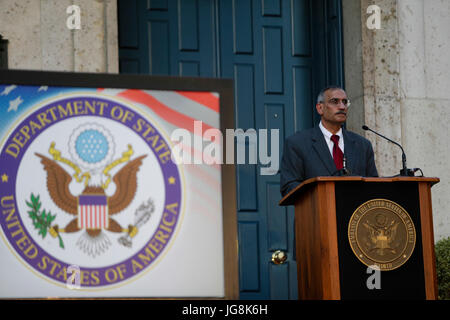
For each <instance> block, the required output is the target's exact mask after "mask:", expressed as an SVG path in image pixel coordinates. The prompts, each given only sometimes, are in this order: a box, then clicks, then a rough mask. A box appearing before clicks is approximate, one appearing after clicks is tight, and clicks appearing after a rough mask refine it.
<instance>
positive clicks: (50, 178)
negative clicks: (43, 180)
mask: <svg viewBox="0 0 450 320" xmlns="http://www.w3.org/2000/svg"><path fill="white" fill-rule="evenodd" d="M69 150H70V153H71V155H72V159H73V160H74V161H71V160H69V159H66V158H63V157H62V155H61V152H60V151H58V150H57V149H56V146H55V143H51V145H50V148H49V153H50V155H51V156H52V158H49V157H47V156H45V155H43V154H40V153H35V155H36V156H37V157H39V158H40V162H41V163H42V165H43V168H44V170H45V171H46V174H47V190H48V193H49V195H50V198H51V199H52V201H53V202H54V204H55V205H56V206H57V207H58V208H59V209H61V210H62V211H63V212H64V213H66V214H69V215H72V216H73V219H72V220H71V221H70V222H69V223H68V224H67V225H66V226H64V227H63V228H61V227H60V226H58V225H57V224H55V225H53V226H49V230H48V231H49V233H50V235H51V236H53V237H54V238H56V237H59V238H60V239H61V235H60V234H61V233H66V234H67V233H76V232H79V231H83V233H82V235H81V237H80V238H79V239H78V241H77V243H76V244H77V246H78V247H79V248H80V249H81V250H82V251H83V252H85V253H86V254H87V255H89V256H91V257H94V258H95V257H96V256H98V255H100V254H102V253H103V252H105V251H106V250H107V249H108V248H109V247H110V246H111V241H110V239H109V238H108V237H107V235H106V234H105V232H103V231H104V230H106V231H110V232H114V233H123V234H125V235H126V236H124V237H122V238H120V239H119V243H120V244H121V245H123V246H126V247H131V244H132V243H131V239H132V238H133V237H134V236H135V235H136V234H137V232H138V228H139V227H140V226H141V225H142V224H143V223H145V222H146V221H147V220H148V219H149V218H150V215H151V213H152V212H153V211H154V205H153V202H152V200H151V199H148V201H147V202H144V203H143V204H142V205H141V206H140V207H139V208H138V210H137V211H136V213H135V221H134V224H129V225H128V226H127V227H123V226H121V225H120V224H119V223H118V222H117V221H116V220H115V216H117V215H120V213H122V212H123V211H124V210H125V209H126V208H127V207H128V206H129V205H130V203H131V202H132V200H133V199H134V197H135V193H136V189H137V173H138V171H139V168H140V167H141V166H142V163H143V161H144V159H145V158H146V156H147V155H140V156H137V157H135V158H132V156H133V153H134V152H133V148H132V147H131V145H128V150H127V151H125V152H123V153H122V156H121V157H120V158H119V159H116V160H114V161H112V157H113V155H114V142H113V139H112V137H111V135H110V133H109V132H108V130H106V129H105V128H104V127H102V126H100V125H98V124H87V125H82V126H80V127H79V128H77V130H75V132H73V133H72V136H71V138H70V142H69ZM59 163H62V164H63V165H64V166H68V167H70V168H71V169H72V170H73V171H74V173H73V174H72V175H71V174H69V172H68V171H67V170H66V169H65V168H64V167H63V165H60V164H59ZM123 163H125V164H124V165H122V168H120V169H119V170H118V171H117V172H116V173H115V174H114V175H113V176H112V175H111V173H110V171H111V170H112V169H113V168H114V167H117V166H119V165H121V164H123ZM73 180H76V183H83V184H84V189H83V191H82V192H81V194H79V195H78V196H75V195H73V194H72V193H71V191H70V188H69V185H70V184H71V183H72V182H73ZM111 184H113V185H114V186H115V192H114V193H113V194H112V195H111V196H107V194H106V192H105V190H106V189H107V188H108V187H109V186H110V185H111Z"/></svg>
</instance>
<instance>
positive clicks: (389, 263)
mask: <svg viewBox="0 0 450 320" xmlns="http://www.w3.org/2000/svg"><path fill="white" fill-rule="evenodd" d="M348 239H349V242H350V246H351V248H352V250H353V252H354V254H355V255H356V257H357V258H358V259H359V260H360V261H361V262H362V263H364V264H365V265H367V266H374V265H376V266H378V268H379V269H380V270H381V271H389V270H394V269H397V268H399V267H401V266H402V265H403V264H404V263H405V262H406V261H408V259H409V258H410V257H411V254H412V252H413V251H414V247H415V244H416V229H415V227H414V224H413V221H412V220H411V217H410V216H409V214H408V213H407V212H406V210H405V209H403V208H402V207H401V206H400V205H398V204H397V203H395V202H393V201H390V200H386V199H373V200H370V201H367V202H365V203H363V204H362V205H361V206H359V207H358V209H356V210H355V212H354V213H353V215H352V217H351V218H350V222H349V224H348Z"/></svg>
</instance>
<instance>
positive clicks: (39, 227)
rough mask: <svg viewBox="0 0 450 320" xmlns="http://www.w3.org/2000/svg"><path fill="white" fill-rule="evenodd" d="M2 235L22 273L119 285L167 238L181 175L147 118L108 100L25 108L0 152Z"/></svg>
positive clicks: (60, 100) (177, 212)
mask: <svg viewBox="0 0 450 320" xmlns="http://www.w3.org/2000/svg"><path fill="white" fill-rule="evenodd" d="M0 148H1V149H0V150H1V151H0V168H1V172H2V183H1V190H0V201H1V203H0V204H1V212H2V219H1V220H0V221H1V230H2V236H3V239H4V240H5V242H6V243H7V244H8V246H9V248H10V249H11V251H12V252H13V253H14V254H15V256H16V257H18V259H19V260H21V261H22V262H23V263H24V264H25V265H26V266H27V267H28V269H30V270H32V271H34V272H35V273H37V274H38V275H40V276H41V277H44V278H45V279H48V280H50V281H51V282H53V283H56V284H60V285H66V284H67V282H68V276H70V275H71V274H70V272H68V269H69V267H72V266H77V267H79V270H80V277H81V279H80V280H81V283H80V284H81V287H82V288H83V289H95V288H102V287H103V288H104V287H108V286H111V285H116V284H119V283H123V282H124V281H127V280H128V279H130V278H133V277H135V276H137V275H138V274H140V273H142V272H143V271H144V270H146V269H148V268H149V267H150V266H151V265H152V264H154V263H155V262H156V261H157V260H158V259H162V254H163V252H164V251H165V250H166V249H167V247H168V246H169V244H170V243H171V242H172V241H173V239H174V234H175V231H176V230H177V226H178V225H179V221H180V220H181V215H182V210H181V207H182V180H181V179H182V177H181V174H180V171H179V169H178V166H177V165H176V164H175V163H174V162H173V161H172V159H171V147H170V145H169V143H168V141H167V140H166V139H165V138H164V134H163V132H160V131H158V129H157V128H156V126H155V125H154V123H152V121H151V120H150V119H148V117H146V116H143V115H142V114H141V113H140V112H139V110H137V109H136V108H133V107H130V106H128V105H126V104H125V103H123V102H121V100H119V99H116V98H114V97H106V96H102V95H100V94H86V95H83V94H75V95H74V94H72V95H66V96H63V97H57V98H53V99H52V100H50V101H47V102H46V103H43V104H41V105H40V106H38V107H37V108H34V109H33V110H32V111H31V112H30V113H28V114H27V115H26V116H25V117H23V118H22V119H21V120H20V121H19V122H18V123H16V125H15V126H14V127H13V128H12V129H11V131H10V133H9V135H7V136H6V138H5V140H4V141H3V142H2V144H1V146H0Z"/></svg>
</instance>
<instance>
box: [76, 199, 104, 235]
mask: <svg viewBox="0 0 450 320" xmlns="http://www.w3.org/2000/svg"><path fill="white" fill-rule="evenodd" d="M108 222H109V218H108V201H107V199H106V196H104V195H81V196H79V197H78V228H80V229H103V228H108V226H109V223H108Z"/></svg>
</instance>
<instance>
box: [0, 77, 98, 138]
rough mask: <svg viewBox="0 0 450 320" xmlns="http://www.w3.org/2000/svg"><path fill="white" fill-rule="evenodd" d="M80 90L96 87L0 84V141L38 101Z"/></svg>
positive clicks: (95, 89) (94, 89)
mask: <svg viewBox="0 0 450 320" xmlns="http://www.w3.org/2000/svg"><path fill="white" fill-rule="evenodd" d="M80 90H82V91H84V92H86V91H94V92H95V91H97V88H78V87H52V86H46V85H42V86H23V85H15V84H12V83H11V84H0V141H1V140H2V138H3V135H4V134H6V133H7V132H8V131H9V129H10V128H11V126H12V125H13V124H14V122H15V121H16V120H17V119H19V118H20V117H21V116H22V115H23V114H24V113H25V112H27V111H28V110H29V109H30V108H32V107H33V106H35V105H36V104H38V103H39V102H41V101H44V100H46V99H48V98H51V97H54V96H57V95H61V94H66V93H70V92H74V91H80Z"/></svg>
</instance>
